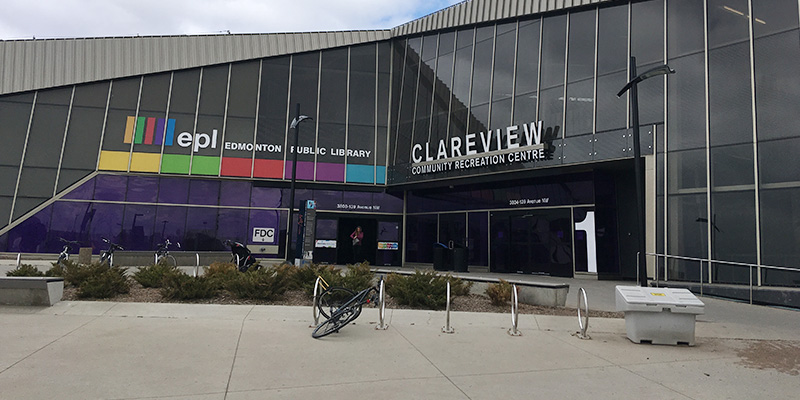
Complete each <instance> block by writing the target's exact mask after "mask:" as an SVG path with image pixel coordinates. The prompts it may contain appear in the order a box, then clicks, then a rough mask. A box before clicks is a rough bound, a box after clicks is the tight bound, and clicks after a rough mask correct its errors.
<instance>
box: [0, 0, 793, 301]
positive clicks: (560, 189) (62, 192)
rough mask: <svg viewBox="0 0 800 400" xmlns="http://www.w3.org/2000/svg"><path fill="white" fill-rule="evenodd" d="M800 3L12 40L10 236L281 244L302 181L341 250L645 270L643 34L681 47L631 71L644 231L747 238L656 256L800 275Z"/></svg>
mask: <svg viewBox="0 0 800 400" xmlns="http://www.w3.org/2000/svg"><path fill="white" fill-rule="evenodd" d="M798 3H799V2H798V0H647V1H602V0H497V1H488V0H471V1H465V2H462V3H459V4H456V5H454V6H452V7H449V8H446V9H443V10H441V11H438V12H436V13H433V14H430V15H427V16H425V17H423V18H420V19H417V20H414V21H411V22H408V23H406V24H404V25H400V26H397V27H394V28H392V29H387V30H376V31H343V32H313V33H279V34H221V35H201V36H150V37H101V38H70V39H32V40H5V41H0V65H2V71H0V138H2V145H1V146H0V252H8V253H18V252H22V253H57V252H58V251H59V250H60V249H61V246H62V244H61V242H60V241H59V238H65V239H69V240H77V241H79V242H81V244H82V245H83V246H87V247H88V246H91V247H93V248H94V251H95V253H97V252H99V251H101V250H102V249H103V248H104V244H103V243H102V242H101V238H103V237H107V238H109V239H111V240H112V241H115V242H118V243H120V244H121V245H123V246H124V247H125V248H126V249H127V250H141V251H145V250H146V251H150V250H152V249H154V246H155V244H156V243H159V242H161V241H163V239H165V238H168V239H170V240H171V241H173V242H181V243H182V244H183V249H184V250H187V251H198V252H199V251H224V250H225V246H224V245H223V242H224V240H226V239H232V240H238V241H240V242H243V243H246V244H247V245H248V246H249V247H250V248H251V250H253V252H254V253H256V254H257V255H258V256H260V257H268V258H275V259H283V258H286V255H287V254H286V247H287V246H286V241H287V236H288V235H287V227H288V226H289V223H290V221H289V220H288V216H289V212H288V211H289V207H290V206H291V207H294V209H296V210H297V212H295V214H294V215H295V216H298V215H300V216H301V217H300V221H301V222H305V223H307V224H310V223H311V221H313V227H311V226H307V228H308V229H311V231H308V230H307V231H305V238H306V239H305V241H304V246H303V247H304V248H305V249H306V250H308V249H309V248H310V249H311V250H312V251H313V253H308V252H306V253H305V254H306V255H308V256H311V257H313V259H314V261H316V262H327V263H338V264H344V263H349V262H352V246H351V243H350V238H349V235H350V233H351V232H352V231H353V230H354V228H355V227H356V226H361V227H362V228H363V230H364V232H365V240H364V246H365V247H364V256H365V258H366V259H367V260H368V261H369V262H370V263H372V264H374V265H404V266H417V265H431V263H432V262H433V261H434V253H435V246H436V245H435V244H436V243H443V244H445V245H447V246H448V247H449V246H453V247H459V246H461V247H465V248H466V249H467V259H468V264H469V266H470V268H475V269H476V270H477V269H481V270H489V271H492V272H514V273H516V272H521V273H534V274H550V275H555V276H576V275H588V276H590V277H598V278H622V279H636V272H637V268H636V257H637V256H636V253H637V249H638V240H639V238H640V236H639V235H640V233H639V228H638V222H637V221H639V217H638V215H639V213H638V212H637V211H636V210H637V201H636V192H637V190H636V179H635V173H634V171H635V163H634V151H633V150H634V149H633V143H634V140H633V132H634V130H633V129H632V127H631V121H632V118H630V117H629V116H630V115H631V104H630V100H629V97H628V95H627V94H624V95H622V96H621V97H618V96H617V94H618V92H619V91H620V90H621V89H622V88H623V86H625V85H626V83H627V82H628V81H629V77H630V76H631V74H630V68H631V67H630V64H631V63H630V58H631V57H632V56H633V57H635V59H636V68H637V69H636V70H637V71H639V72H642V71H647V70H649V69H651V68H653V67H657V66H660V65H663V64H668V65H669V67H671V68H672V69H674V70H675V71H676V72H675V73H674V74H669V75H659V76H654V77H651V78H650V79H647V80H646V81H642V82H640V83H639V84H638V85H637V87H638V98H639V99H638V111H639V112H638V116H639V126H640V132H641V136H640V138H641V153H642V155H643V157H642V158H641V165H642V167H643V171H644V178H643V180H644V182H645V185H644V188H645V190H644V197H645V201H644V204H645V207H644V209H645V215H646V219H645V225H646V229H645V239H646V248H647V252H648V253H657V254H666V255H670V256H678V257H689V258H697V259H704V260H722V261H727V262H736V263H742V264H744V265H738V264H723V263H717V262H705V263H702V264H699V263H698V262H697V261H696V260H687V259H680V258H670V259H669V260H668V261H665V260H664V259H662V258H659V259H658V260H656V258H655V257H652V256H649V257H648V258H647V263H648V275H649V277H650V278H654V277H655V274H656V272H657V273H658V275H659V278H660V279H664V278H665V277H667V278H668V279H670V280H688V281H697V280H698V279H699V278H700V276H701V274H702V276H703V279H704V281H705V282H714V283H743V284H748V282H749V280H750V278H751V277H752V278H753V279H754V282H758V284H760V285H779V286H797V285H798V283H800V272H794V271H793V270H776V269H771V268H768V266H781V267H788V268H798V269H800V161H798V160H800V157H798V154H800V117H798V112H799V111H800V73H798V69H797V68H798V67H797V66H798V65H800V10H799V9H800V7H799V6H798ZM297 107H299V114H301V115H306V116H309V117H311V119H306V120H304V121H302V122H301V123H299V124H298V125H297V128H296V129H292V127H291V123H292V121H293V120H294V119H295V117H296V116H297V115H298V111H297ZM295 133H298V134H299V136H298V138H297V141H298V145H297V147H295V146H294V140H295ZM295 154H296V156H297V164H296V167H294V165H295V164H294V162H293V156H294V155H295ZM294 169H296V179H297V186H296V197H295V204H289V201H290V200H289V199H290V198H291V193H290V181H291V178H292V173H293V170H294ZM309 200H313V202H311V203H309V202H308V201H309ZM306 204H309V205H310V207H308V208H309V209H310V208H314V210H315V211H314V214H315V215H314V217H315V218H313V219H311V218H302V215H303V212H304V209H305V208H306V207H305V205H306ZM309 215H310V214H309ZM294 219H295V220H297V218H294ZM292 223H297V222H292ZM295 232H297V230H295ZM309 232H311V234H310V235H309ZM292 236H294V235H292ZM301 237H302V236H301ZM295 241H296V239H295V238H294V237H293V238H292V239H291V241H290V242H292V243H294V242H295ZM309 246H310V247H309ZM749 265H753V266H756V268H753V269H752V271H753V272H752V275H750V274H749V273H748V270H750V267H749Z"/></svg>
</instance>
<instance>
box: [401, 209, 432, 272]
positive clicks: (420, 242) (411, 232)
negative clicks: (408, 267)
mask: <svg viewBox="0 0 800 400" xmlns="http://www.w3.org/2000/svg"><path fill="white" fill-rule="evenodd" d="M437 225H438V224H437V215H436V214H427V215H409V216H408V217H407V219H406V243H405V246H406V261H407V262H421V263H431V262H433V245H434V244H435V243H436V236H437V232H438V228H437Z"/></svg>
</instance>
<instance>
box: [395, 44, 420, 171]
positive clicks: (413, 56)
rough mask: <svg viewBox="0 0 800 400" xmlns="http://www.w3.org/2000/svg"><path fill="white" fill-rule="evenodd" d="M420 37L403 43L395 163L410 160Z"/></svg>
mask: <svg viewBox="0 0 800 400" xmlns="http://www.w3.org/2000/svg"><path fill="white" fill-rule="evenodd" d="M421 45H422V38H420V37H416V38H409V39H408V41H407V42H406V43H405V49H404V54H405V56H404V60H405V62H404V65H403V69H402V71H403V72H402V74H403V80H402V82H403V83H402V86H401V89H400V91H401V93H400V109H399V116H398V119H399V120H398V125H397V147H396V155H395V158H396V163H398V164H404V163H408V162H410V153H411V146H412V144H411V140H412V138H413V133H414V132H413V130H414V106H415V105H416V98H417V97H416V95H417V80H418V77H419V50H420V47H421Z"/></svg>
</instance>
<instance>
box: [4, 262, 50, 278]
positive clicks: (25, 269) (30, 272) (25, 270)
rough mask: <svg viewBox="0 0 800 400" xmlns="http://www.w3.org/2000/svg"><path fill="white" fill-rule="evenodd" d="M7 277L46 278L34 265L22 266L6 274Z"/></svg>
mask: <svg viewBox="0 0 800 400" xmlns="http://www.w3.org/2000/svg"><path fill="white" fill-rule="evenodd" d="M6 276H44V273H43V272H42V271H39V270H38V269H37V268H36V267H34V266H33V265H30V264H20V265H19V266H18V267H17V268H14V269H12V270H11V271H8V272H6Z"/></svg>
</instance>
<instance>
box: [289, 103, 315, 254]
mask: <svg viewBox="0 0 800 400" xmlns="http://www.w3.org/2000/svg"><path fill="white" fill-rule="evenodd" d="M295 115H296V117H295V118H294V119H293V120H292V125H291V126H289V127H290V128H291V129H294V147H293V148H292V183H291V186H290V187H289V191H290V195H289V229H288V232H287V237H286V262H288V263H290V264H294V260H292V252H291V250H292V226H294V221H292V216H293V215H292V214H293V213H294V183H295V181H296V180H297V139H298V138H299V137H300V123H301V122H303V121H304V120H307V119H312V118H311V117H309V116H308V115H300V103H297V112H296V113H295Z"/></svg>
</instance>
